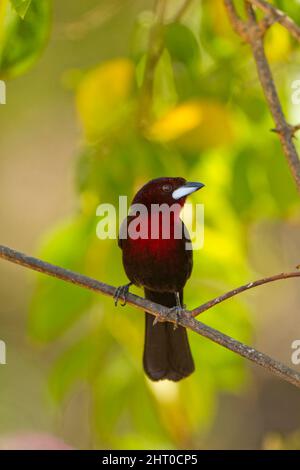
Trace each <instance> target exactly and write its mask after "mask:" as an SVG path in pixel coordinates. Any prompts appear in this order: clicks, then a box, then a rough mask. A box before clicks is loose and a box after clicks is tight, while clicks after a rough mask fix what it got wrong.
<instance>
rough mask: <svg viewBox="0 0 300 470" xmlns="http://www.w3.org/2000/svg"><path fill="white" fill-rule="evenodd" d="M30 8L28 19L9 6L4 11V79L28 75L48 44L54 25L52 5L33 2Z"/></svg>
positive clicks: (0, 26)
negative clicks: (26, 73) (51, 25)
mask: <svg viewBox="0 0 300 470" xmlns="http://www.w3.org/2000/svg"><path fill="white" fill-rule="evenodd" d="M16 3H17V2H16ZM19 3H20V2H19ZM22 3H25V2H22ZM28 7H29V4H28V5H27V14H26V16H25V18H24V19H22V18H21V16H20V15H19V14H18V13H17V12H16V10H15V8H13V7H12V4H11V3H9V2H7V3H4V4H3V5H2V6H1V8H0V77H1V78H5V79H7V78H12V77H15V76H18V75H20V74H22V73H24V72H26V71H27V70H28V68H29V67H31V66H32V65H33V64H34V63H35V61H36V59H37V58H38V57H39V55H40V53H41V51H42V49H43V47H44V46H45V44H46V40H47V38H48V35H49V25H50V2H49V0H31V2H30V8H29V9H28Z"/></svg>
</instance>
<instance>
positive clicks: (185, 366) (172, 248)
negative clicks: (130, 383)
mask: <svg viewBox="0 0 300 470" xmlns="http://www.w3.org/2000/svg"><path fill="white" fill-rule="evenodd" d="M203 186H204V184H203V183H198V182H187V181H186V180H185V179H184V178H181V177H160V178H156V179H152V180H151V181H149V182H148V183H146V184H145V185H144V186H143V187H142V188H141V189H140V190H139V191H138V192H137V193H136V195H135V196H134V198H133V201H132V204H131V206H130V211H129V215H128V216H127V217H126V218H125V220H124V221H123V223H122V224H121V226H120V230H119V237H118V245H119V247H120V248H121V250H122V261H123V266H124V270H125V273H126V275H127V277H128V279H129V281H130V282H129V283H128V284H126V285H123V286H120V287H118V288H117V289H116V291H115V295H114V299H115V305H117V304H118V301H119V300H120V299H122V300H123V303H122V304H121V305H122V306H124V305H126V300H127V296H128V293H129V288H130V286H132V285H136V286H138V287H141V288H143V289H144V293H145V298H146V299H148V300H151V301H153V302H156V303H158V304H161V305H163V306H166V307H169V308H171V309H175V310H176V315H177V316H178V318H180V314H181V313H182V312H183V311H184V305H183V288H184V286H185V284H186V282H187V280H188V279H189V277H190V275H191V272H192V267H193V252H192V250H191V249H187V243H190V237H189V234H188V231H187V228H186V227H185V225H184V223H183V221H182V220H181V218H180V212H181V209H182V208H183V206H184V204H185V201H186V198H187V197H188V196H189V195H190V194H192V193H194V192H195V191H198V190H199V189H201V188H202V187H203ZM145 313H146V322H145V339H144V353H143V367H144V371H145V373H146V375H147V376H148V378H149V379H151V380H152V381H159V380H164V379H167V380H171V381H174V382H177V381H179V380H181V379H183V378H185V377H188V376H189V375H190V374H191V373H192V372H194V370H195V365H194V360H193V357H192V354H191V350H190V346H189V342H188V337H187V332H186V329H185V328H184V327H182V326H181V325H175V328H174V325H173V324H172V323H170V322H166V321H165V322H163V321H157V317H155V320H154V321H153V315H151V314H149V313H147V312H145Z"/></svg>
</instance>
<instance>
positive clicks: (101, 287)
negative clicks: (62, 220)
mask: <svg viewBox="0 0 300 470" xmlns="http://www.w3.org/2000/svg"><path fill="white" fill-rule="evenodd" d="M0 258H2V259H5V260H7V261H10V262H12V263H15V264H19V265H21V266H24V267H26V268H29V269H32V270H34V271H38V272H41V273H43V274H47V275H49V276H52V277H55V278H57V279H61V280H63V281H66V282H70V283H72V284H76V285H78V286H80V287H83V288H85V289H89V290H92V291H94V292H98V293H102V294H104V295H107V296H110V297H112V296H113V295H114V293H115V288H114V287H113V286H110V285H108V284H104V283H103V282H99V281H96V280H95V279H92V278H90V277H87V276H83V275H82V274H78V273H75V272H73V271H69V270H67V269H63V268H61V267H59V266H55V265H53V264H50V263H46V262H44V261H42V260H40V259H37V258H33V257H31V256H27V255H25V254H23V253H20V252H18V251H15V250H12V249H11V248H8V247H5V246H3V245H0ZM289 277H300V272H299V271H298V272H295V273H287V274H279V275H277V276H273V277H272V278H265V279H262V280H259V281H255V282H254V283H251V284H247V285H246V286H242V287H239V288H238V289H235V290H234V291H231V292H228V293H227V294H224V295H223V296H221V297H220V298H217V299H214V300H212V301H210V302H207V303H206V304H204V305H202V306H200V307H198V308H197V309H195V310H192V311H186V312H185V313H184V314H183V315H181V316H180V320H179V322H178V323H179V324H180V325H182V326H184V327H185V328H188V329H190V330H192V331H194V332H195V333H198V334H199V335H201V336H204V337H205V338H208V339H210V340H211V341H213V342H215V343H217V344H220V345H221V346H223V347H224V348H226V349H229V350H230V351H232V352H234V353H236V354H239V355H240V356H242V357H244V358H246V359H248V360H249V361H252V362H254V363H255V364H257V365H259V366H261V367H263V368H264V369H266V370H268V371H269V372H273V373H274V374H275V375H277V376H278V377H280V378H281V379H283V380H285V381H286V382H289V383H291V384H293V385H295V386H296V387H298V388H300V374H299V373H298V372H297V371H295V370H293V369H290V368H289V367H287V366H285V365H284V364H282V363H281V362H279V361H276V360H275V359H272V358H271V357H269V356H267V355H266V354H264V353H262V352H259V351H257V350H256V349H254V348H252V347H250V346H247V345H246V344H244V343H241V342H240V341H237V340H235V339H233V338H231V337H230V336H227V335H225V334H224V333H221V332H220V331H217V330H215V329H214V328H211V327H210V326H207V325H205V324H204V323H201V322H199V321H198V320H196V319H195V318H194V316H195V315H197V314H199V313H203V312H204V311H205V310H208V309H209V308H212V307H213V306H214V305H217V304H219V303H220V302H223V301H224V300H226V299H228V298H230V297H233V296H234V295H237V294H239V293H240V292H243V291H244V290H247V289H250V288H252V287H256V286H258V285H261V284H265V283H266V282H272V281H276V280H279V279H287V278H289ZM127 303H128V304H129V305H132V306H133V307H136V308H138V309H140V310H144V311H147V312H149V313H151V314H152V315H155V316H156V317H158V318H159V319H160V320H163V321H168V322H172V323H176V322H177V318H176V312H174V311H173V310H172V309H169V308H167V307H164V306H163V305H159V304H156V303H154V302H151V301H149V300H146V299H143V298H141V297H138V296H136V295H133V294H129V295H128V299H127ZM196 312H198V313H196Z"/></svg>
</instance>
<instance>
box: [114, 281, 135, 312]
mask: <svg viewBox="0 0 300 470" xmlns="http://www.w3.org/2000/svg"><path fill="white" fill-rule="evenodd" d="M130 286H131V283H129V284H125V285H124V286H120V287H117V289H116V291H115V294H114V301H115V307H117V305H118V302H119V300H120V299H122V300H123V303H122V304H120V305H121V307H125V305H126V303H127V296H128V292H129V287H130Z"/></svg>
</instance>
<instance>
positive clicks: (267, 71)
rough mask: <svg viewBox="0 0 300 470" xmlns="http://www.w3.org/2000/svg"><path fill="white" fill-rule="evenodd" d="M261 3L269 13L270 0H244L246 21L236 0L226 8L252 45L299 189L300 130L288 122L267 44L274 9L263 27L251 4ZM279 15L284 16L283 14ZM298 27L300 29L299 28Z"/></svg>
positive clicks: (265, 91) (242, 35)
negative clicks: (297, 140) (299, 140)
mask: <svg viewBox="0 0 300 470" xmlns="http://www.w3.org/2000/svg"><path fill="white" fill-rule="evenodd" d="M258 3H260V6H261V7H262V6H263V7H264V8H265V11H266V10H268V14H270V13H269V7H268V5H269V4H268V3H267V2H262V1H259V0H249V1H246V2H245V5H246V9H247V16H248V21H243V20H242V19H241V18H240V17H239V15H238V13H237V11H236V8H235V6H234V3H233V0H224V4H225V8H226V10H227V14H228V17H229V19H230V21H231V24H232V27H233V29H234V30H235V31H236V32H237V33H238V34H239V35H240V36H241V38H242V39H243V40H245V41H246V42H247V43H248V44H249V45H250V47H251V49H252V53H253V57H254V60H255V63H256V68H257V72H258V77H259V80H260V83H261V85H262V88H263V92H264V95H265V98H266V101H267V104H268V107H269V109H270V112H271V114H272V116H273V119H274V122H275V124H276V132H277V133H278V135H279V138H280V142H281V145H282V148H283V151H284V154H285V156H286V159H287V162H288V165H289V167H290V170H291V173H292V176H293V179H294V181H295V183H296V186H297V189H298V191H299V193H300V160H299V156H298V153H297V150H296V147H295V145H294V142H293V137H294V134H295V132H296V131H297V130H299V127H298V125H297V126H292V125H291V124H289V123H288V122H287V120H286V118H285V115H284V112H283V110H282V106H281V103H280V100H279V96H278V92H277V89H276V86H275V82H274V78H273V75H272V72H271V68H270V65H269V63H268V60H267V57H266V54H265V48H264V32H265V29H266V24H271V23H272V21H271V20H272V19H273V18H274V12H273V9H274V8H273V9H271V11H272V12H273V13H272V15H273V16H272V18H271V19H270V18H269V19H268V20H266V21H267V23H265V26H263V27H262V25H261V24H260V23H259V22H258V21H257V20H256V17H255V13H254V10H253V7H252V4H255V5H257V6H258ZM275 10H276V9H275ZM276 15H279V12H278V10H276ZM280 17H281V18H282V15H281V16H280ZM287 18H288V17H285V20H284V24H285V26H286V25H287V24H289V25H290V27H291V24H293V23H292V22H291V21H288V20H287ZM295 27H296V25H295V24H294V26H293V28H292V30H293V31H294V34H295V31H296V28H295ZM298 29H299V31H300V28H298ZM299 37H300V36H299Z"/></svg>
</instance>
